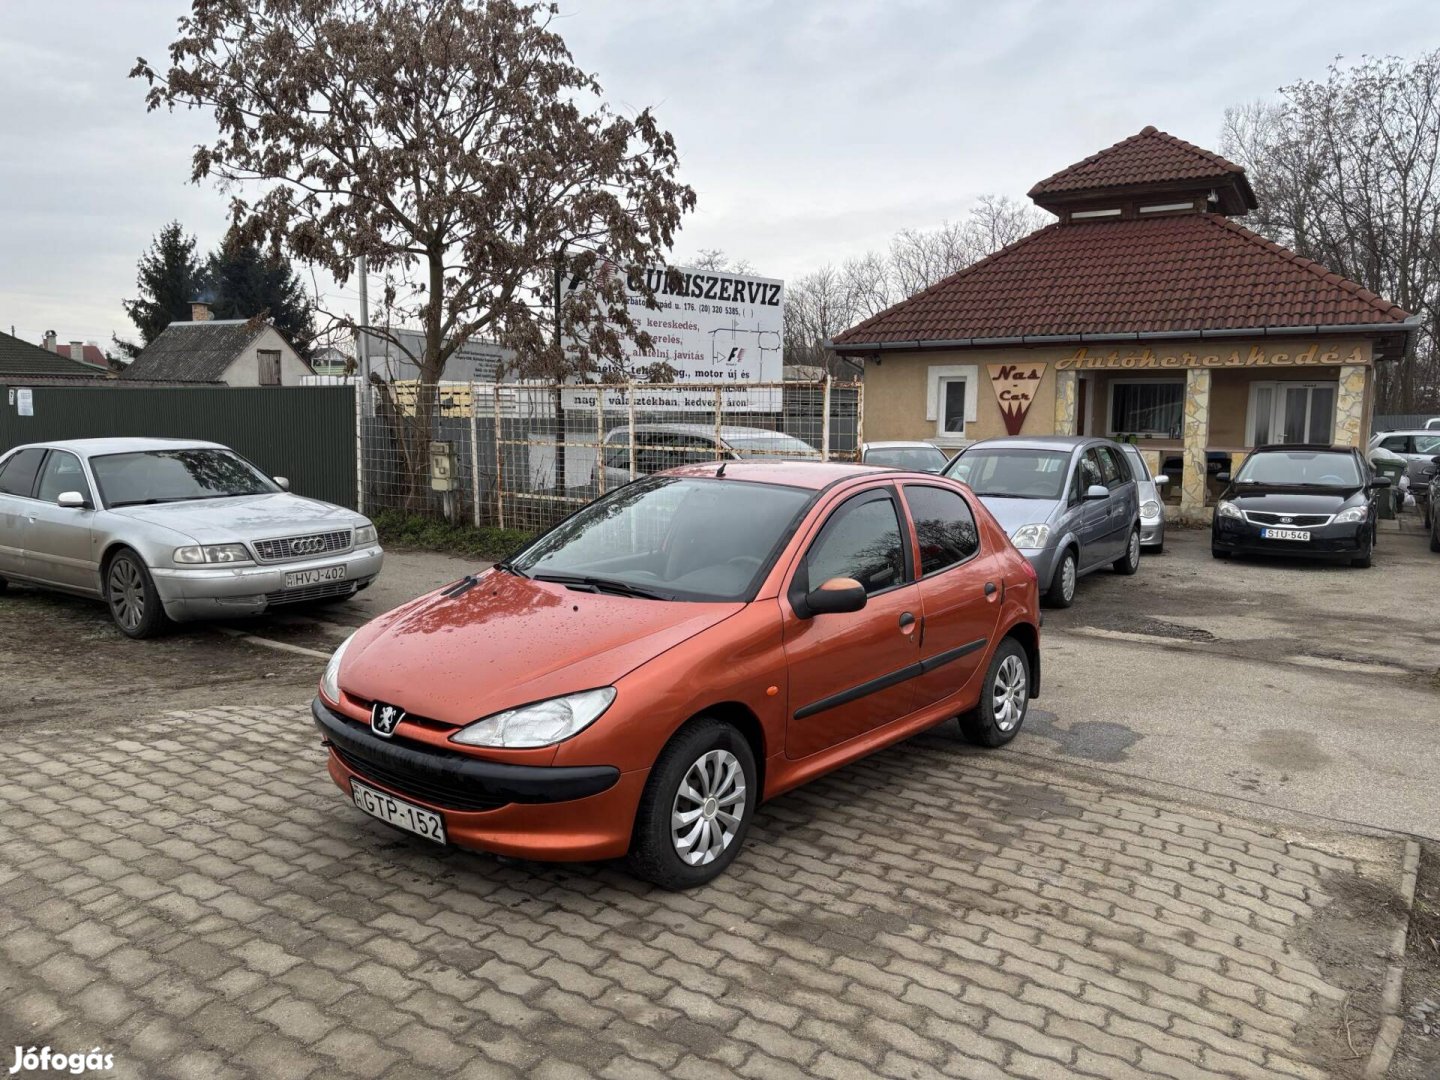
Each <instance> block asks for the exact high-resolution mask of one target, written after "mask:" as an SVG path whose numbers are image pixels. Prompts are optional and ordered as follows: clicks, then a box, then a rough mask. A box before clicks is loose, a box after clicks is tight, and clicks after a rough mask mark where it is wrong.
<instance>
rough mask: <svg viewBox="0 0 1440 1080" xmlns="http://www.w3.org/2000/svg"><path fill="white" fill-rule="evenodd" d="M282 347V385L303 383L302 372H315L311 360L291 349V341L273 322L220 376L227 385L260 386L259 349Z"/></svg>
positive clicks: (266, 349)
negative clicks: (309, 362) (287, 340)
mask: <svg viewBox="0 0 1440 1080" xmlns="http://www.w3.org/2000/svg"><path fill="white" fill-rule="evenodd" d="M273 349H279V350H280V385H281V386H300V385H301V383H300V377H301V376H302V375H313V374H314V372H313V371H311V370H310V367H309V365H308V364H306V363H305V361H304V360H301V359H300V354H299V353H297V352H296V351H295V350H294V349H292V348H291V347H290V345H289V343H288V342H286V340H285V339H284V338H283V337H282V336H281V335H280V331H278V330H276V329H275V328H274V327H273V326H270V327H266V329H265V332H264V333H263V334H261V335H260V336H259V337H257V338H256V339H255V340H254V341H252V342H251V343H250V344H249V345H248V346H246V348H245V351H244V352H243V353H241V354H240V355H239V356H238V357H237V358H236V360H235V362H234V363H232V364H231V365H230V366H229V367H228V368H226V369H225V374H224V375H223V376H222V377H221V381H222V382H224V383H225V384H226V385H227V386H259V385H260V352H261V350H265V351H270V350H273Z"/></svg>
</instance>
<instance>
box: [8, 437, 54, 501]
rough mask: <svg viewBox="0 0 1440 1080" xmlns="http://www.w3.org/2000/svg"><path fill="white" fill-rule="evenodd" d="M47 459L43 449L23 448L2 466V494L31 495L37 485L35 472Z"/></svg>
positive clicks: (26, 496) (27, 496)
mask: <svg viewBox="0 0 1440 1080" xmlns="http://www.w3.org/2000/svg"><path fill="white" fill-rule="evenodd" d="M44 460H45V451H44V450H43V449H31V450H21V451H20V452H19V453H18V454H16V455H15V456H14V457H12V458H11V459H10V460H9V461H7V462H5V464H4V466H3V467H0V495H23V496H24V497H25V498H27V499H28V498H29V497H30V492H31V491H32V490H34V487H35V474H36V473H37V472H39V471H40V463H41V462H42V461H44Z"/></svg>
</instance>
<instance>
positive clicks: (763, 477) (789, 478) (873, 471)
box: [656, 461, 935, 491]
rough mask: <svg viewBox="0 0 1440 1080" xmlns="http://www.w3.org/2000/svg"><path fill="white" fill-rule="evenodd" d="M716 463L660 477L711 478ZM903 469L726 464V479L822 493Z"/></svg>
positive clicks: (682, 468) (826, 464) (841, 463)
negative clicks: (827, 489) (778, 485)
mask: <svg viewBox="0 0 1440 1080" xmlns="http://www.w3.org/2000/svg"><path fill="white" fill-rule="evenodd" d="M717 465H718V463H716V462H709V463H706V464H704V465H682V466H680V467H679V468H676V469H666V470H665V471H664V472H663V473H658V474H656V475H660V476H696V477H705V478H706V479H709V478H711V477H713V476H714V475H715V473H716V471H717ZM906 475H910V474H908V473H906V472H904V471H903V470H899V469H887V468H883V467H881V466H878V465H857V464H855V463H854V462H853V461H727V462H725V477H724V478H725V479H726V480H740V481H744V482H746V483H751V484H782V485H784V486H786V487H798V488H810V489H811V490H814V491H819V490H821V489H822V488H827V487H829V486H830V485H831V484H838V483H840V482H841V481H843V480H854V479H860V478H867V477H878V476H887V477H893V476H906ZM913 475H914V476H915V477H916V478H917V479H921V478H924V479H928V480H934V479H935V474H934V473H920V472H917V473H914V474H913Z"/></svg>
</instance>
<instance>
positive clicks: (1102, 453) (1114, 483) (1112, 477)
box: [1089, 446, 1129, 491]
mask: <svg viewBox="0 0 1440 1080" xmlns="http://www.w3.org/2000/svg"><path fill="white" fill-rule="evenodd" d="M1089 453H1092V454H1094V455H1095V457H1096V459H1097V461H1098V462H1099V464H1100V477H1101V479H1100V482H1101V483H1102V484H1104V485H1105V486H1106V487H1107V488H1110V489H1111V490H1112V491H1113V490H1114V489H1115V488H1117V487H1119V486H1120V484H1121V483H1123V482H1124V481H1125V480H1127V479H1129V477H1128V476H1127V475H1125V474H1122V473H1121V471H1120V468H1119V466H1118V465H1117V464H1116V462H1115V452H1114V451H1113V450H1111V449H1110V448H1109V447H1108V446H1097V447H1095V449H1093V450H1091V451H1089Z"/></svg>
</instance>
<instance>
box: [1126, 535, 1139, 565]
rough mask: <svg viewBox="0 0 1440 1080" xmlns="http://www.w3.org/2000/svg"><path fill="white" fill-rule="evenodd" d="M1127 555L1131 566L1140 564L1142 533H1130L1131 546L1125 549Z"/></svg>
mask: <svg viewBox="0 0 1440 1080" xmlns="http://www.w3.org/2000/svg"><path fill="white" fill-rule="evenodd" d="M1125 557H1126V559H1127V560H1129V563H1130V565H1131V566H1139V565H1140V534H1139V533H1138V532H1132V533H1131V534H1130V546H1129V547H1128V548H1126V549H1125Z"/></svg>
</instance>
